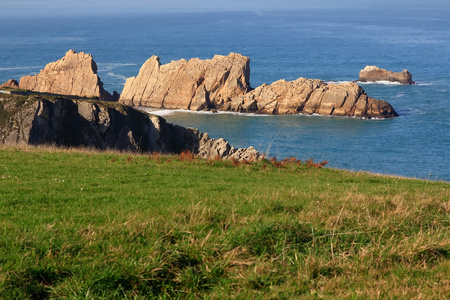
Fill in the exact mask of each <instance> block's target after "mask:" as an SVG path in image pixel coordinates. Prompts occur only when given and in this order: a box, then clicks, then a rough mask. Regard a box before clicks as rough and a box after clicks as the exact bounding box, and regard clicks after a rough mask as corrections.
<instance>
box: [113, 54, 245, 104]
mask: <svg viewBox="0 0 450 300" xmlns="http://www.w3.org/2000/svg"><path fill="white" fill-rule="evenodd" d="M159 60H160V58H159V57H157V56H152V57H151V58H149V59H148V60H147V61H146V62H145V63H144V64H143V66H142V67H141V69H140V71H139V74H138V75H137V77H131V78H128V79H127V81H126V82H125V86H124V88H123V91H122V94H121V95H120V99H119V102H121V103H125V104H128V105H137V106H147V107H157V108H170V109H187V110H202V109H207V108H212V107H218V106H220V105H222V104H223V103H226V102H229V101H230V100H231V99H233V98H235V97H238V96H241V95H243V94H245V93H247V92H248V91H249V90H250V83H249V79H250V67H249V64H250V59H249V58H248V57H245V56H243V55H240V54H236V53H230V54H229V55H228V56H221V55H216V56H214V58H213V59H211V60H209V59H208V60H200V59H198V58H192V59H190V60H189V61H186V60H184V59H182V60H179V61H172V62H171V63H169V64H165V65H162V66H161V63H160V62H159Z"/></svg>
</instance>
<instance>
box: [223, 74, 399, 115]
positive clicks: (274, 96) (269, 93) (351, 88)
mask: <svg viewBox="0 0 450 300" xmlns="http://www.w3.org/2000/svg"><path fill="white" fill-rule="evenodd" d="M220 109H221V110H228V111H236V112H250V113H251V112H253V113H263V114H297V113H304V114H320V115H333V116H351V117H359V118H391V117H396V116H398V115H397V113H396V112H395V111H394V109H393V108H392V106H391V105H390V104H389V103H387V102H385V101H382V100H376V99H372V98H370V97H368V96H367V94H366V93H365V91H364V90H363V89H362V88H361V87H360V86H359V85H357V84H356V83H345V84H326V83H324V82H323V81H320V80H318V79H305V78H299V79H297V80H294V81H286V80H279V81H276V82H274V83H272V84H271V85H267V84H263V85H262V86H260V87H257V88H256V89H254V90H253V91H251V92H249V93H247V94H245V95H243V96H240V97H237V98H235V99H233V100H232V101H231V102H229V103H226V104H225V105H223V106H222V107H221V108H220Z"/></svg>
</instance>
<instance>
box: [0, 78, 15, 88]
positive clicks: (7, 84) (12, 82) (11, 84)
mask: <svg viewBox="0 0 450 300" xmlns="http://www.w3.org/2000/svg"><path fill="white" fill-rule="evenodd" d="M3 87H9V88H13V89H18V88H19V83H18V82H17V80H15V79H10V80H8V81H7V82H5V83H2V84H1V85H0V88H3Z"/></svg>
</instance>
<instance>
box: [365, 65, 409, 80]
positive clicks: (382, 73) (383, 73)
mask: <svg viewBox="0 0 450 300" xmlns="http://www.w3.org/2000/svg"><path fill="white" fill-rule="evenodd" d="M358 81H361V82H376V81H390V82H398V83H401V84H416V83H415V82H414V81H413V80H412V75H411V73H410V72H409V71H408V70H403V71H402V72H398V73H395V72H392V71H387V70H385V69H380V68H378V67H376V66H366V67H365V68H364V69H363V70H361V71H360V72H359V79H358Z"/></svg>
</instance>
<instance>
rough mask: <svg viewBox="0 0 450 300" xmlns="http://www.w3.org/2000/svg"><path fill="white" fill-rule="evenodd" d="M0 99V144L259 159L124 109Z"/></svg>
mask: <svg viewBox="0 0 450 300" xmlns="http://www.w3.org/2000/svg"><path fill="white" fill-rule="evenodd" d="M5 97H7V98H5V99H4V100H3V101H2V102H1V105H0V115H2V116H8V117H6V118H3V119H0V142H1V143H8V144H31V145H44V144H52V145H57V146H64V147H80V146H83V147H90V148H96V149H116V150H130V151H139V152H155V151H156V152H159V153H180V152H182V151H183V150H190V151H192V152H193V153H194V154H196V155H197V156H198V157H201V158H207V159H208V158H212V159H216V158H222V159H228V158H231V157H233V158H234V159H236V160H244V159H255V160H257V159H259V158H261V155H260V153H259V152H257V151H256V150H255V149H253V147H249V148H248V149H235V148H233V147H231V146H230V145H229V144H228V142H227V141H225V140H223V139H218V140H215V139H211V138H209V136H208V134H206V133H201V132H199V131H198V130H196V129H192V128H184V127H181V126H177V125H172V124H169V123H167V122H166V121H165V120H164V119H163V118H161V117H158V116H155V115H152V114H147V113H145V112H141V111H138V110H135V109H133V108H132V107H129V106H126V105H120V104H115V103H108V104H105V103H104V102H100V101H88V100H79V99H78V100H77V99H70V98H67V97H57V98H56V99H53V98H51V97H43V96H35V95H34V96H32V97H30V99H28V100H26V101H24V100H23V99H22V100H20V99H19V100H15V98H14V97H13V96H11V95H5ZM22 97H23V96H22ZM46 98H47V99H46Z"/></svg>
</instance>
